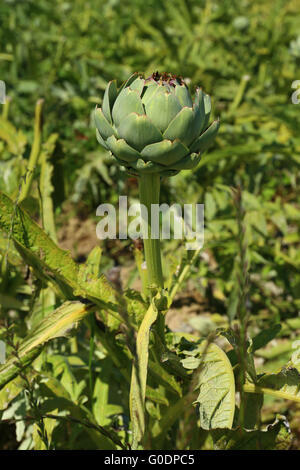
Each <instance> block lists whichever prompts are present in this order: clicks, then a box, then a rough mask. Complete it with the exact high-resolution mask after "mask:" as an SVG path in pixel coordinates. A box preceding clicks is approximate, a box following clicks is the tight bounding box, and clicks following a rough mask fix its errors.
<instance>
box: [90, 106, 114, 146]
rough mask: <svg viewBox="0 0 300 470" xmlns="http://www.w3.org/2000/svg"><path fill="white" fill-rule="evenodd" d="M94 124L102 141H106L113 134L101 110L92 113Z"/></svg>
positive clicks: (97, 109)
mask: <svg viewBox="0 0 300 470" xmlns="http://www.w3.org/2000/svg"><path fill="white" fill-rule="evenodd" d="M94 118H95V124H96V127H97V129H98V131H99V134H100V135H101V137H102V139H104V140H106V139H108V137H110V136H111V135H114V134H115V131H114V128H113V127H112V126H111V125H110V124H109V122H108V121H107V120H106V118H105V116H104V114H103V111H102V109H101V108H96V110H95V113H94Z"/></svg>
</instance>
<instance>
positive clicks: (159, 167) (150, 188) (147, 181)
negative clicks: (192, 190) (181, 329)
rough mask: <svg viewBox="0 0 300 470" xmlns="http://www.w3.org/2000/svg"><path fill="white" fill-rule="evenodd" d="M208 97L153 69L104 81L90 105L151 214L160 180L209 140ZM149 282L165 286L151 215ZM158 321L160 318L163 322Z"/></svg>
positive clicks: (145, 227) (102, 138) (105, 141)
mask: <svg viewBox="0 0 300 470" xmlns="http://www.w3.org/2000/svg"><path fill="white" fill-rule="evenodd" d="M210 111H211V103H210V97H209V96H208V95H206V94H205V93H203V92H202V90H200V89H197V90H196V94H195V99H194V101H193V99H192V97H191V94H190V92H189V90H188V87H187V86H186V84H185V83H184V81H183V80H182V79H181V78H179V77H176V76H174V75H171V74H166V73H164V74H162V75H159V74H158V73H154V74H153V75H152V76H151V77H149V78H147V79H144V78H143V77H141V76H140V75H138V74H134V75H132V76H131V77H130V78H129V79H128V80H127V81H126V82H125V83H124V84H123V85H122V86H121V88H120V89H117V85H116V81H114V80H113V81H111V82H109V84H108V86H107V88H106V90H105V93H104V98H103V105H102V108H101V109H99V108H96V110H95V124H96V128H97V130H96V135H97V139H98V142H99V143H100V144H101V145H102V146H103V147H105V148H106V149H107V150H110V152H111V153H112V156H113V157H114V158H115V160H116V161H117V163H118V164H120V165H121V166H124V167H126V169H127V171H128V172H129V173H133V174H134V175H137V176H138V179H139V192H140V202H141V204H143V205H144V206H145V207H146V208H147V214H151V207H152V204H159V193H160V179H161V177H162V176H171V175H174V174H176V173H178V171H180V170H183V169H190V168H194V167H195V166H196V165H197V164H198V162H199V160H200V154H201V153H202V152H203V151H204V150H206V149H207V147H208V146H209V145H210V144H211V142H212V141H213V140H214V138H215V136H216V134H217V132H218V128H219V121H214V122H213V123H212V124H211V125H210V126H209V127H208V123H209V116H210ZM142 232H143V239H144V250H145V259H146V265H147V273H148V286H150V287H151V288H152V289H150V293H151V295H153V292H155V290H156V289H157V288H158V289H162V288H163V287H164V283H163V274H162V266H161V256H160V241H159V239H155V238H152V231H151V220H148V218H147V219H142ZM162 324H163V323H162Z"/></svg>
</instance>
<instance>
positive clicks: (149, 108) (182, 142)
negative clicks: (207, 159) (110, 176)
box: [94, 72, 219, 176]
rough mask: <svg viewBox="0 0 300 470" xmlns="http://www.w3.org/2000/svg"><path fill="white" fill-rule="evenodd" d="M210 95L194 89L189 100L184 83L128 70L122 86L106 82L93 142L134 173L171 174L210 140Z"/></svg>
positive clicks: (195, 158) (187, 165)
mask: <svg viewBox="0 0 300 470" xmlns="http://www.w3.org/2000/svg"><path fill="white" fill-rule="evenodd" d="M210 112H211V102H210V97H209V96H208V95H206V94H205V93H204V92H203V91H202V90H201V89H197V90H196V93H195V98H194V100H193V99H192V96H191V94H190V91H189V89H188V87H187V86H186V84H185V83H184V81H183V80H182V79H181V78H180V77H176V76H175V75H171V74H167V73H164V74H162V75H160V74H159V73H158V72H156V73H154V74H152V75H151V77H149V78H147V79H144V78H143V77H142V76H140V75H139V74H137V73H135V74H133V75H132V76H131V77H130V78H129V79H128V80H127V81H126V82H125V83H124V84H123V85H122V86H121V88H119V89H118V88H117V85H116V81H115V80H113V81H111V82H109V84H108V85H107V88H106V90H105V93H104V98H103V104H102V108H96V110H95V114H94V118H95V125H96V136H97V140H98V142H99V143H100V144H101V145H102V146H103V147H104V148H105V149H107V150H109V151H110V152H111V153H112V155H113V157H114V158H115V161H116V162H117V163H118V164H120V165H122V166H124V167H126V169H127V171H128V172H129V173H132V174H134V175H140V174H146V173H159V174H161V175H162V176H164V175H165V176H171V175H173V174H176V173H178V172H179V171H180V170H184V169H191V168H194V167H195V166H196V165H197V164H198V163H199V161H200V154H201V153H202V152H204V151H205V150H206V149H207V148H208V147H209V145H210V144H211V143H212V142H213V140H214V138H215V136H216V134H217V132H218V129H219V120H217V121H214V122H213V123H212V124H211V125H210V126H208V123H209V116H210Z"/></svg>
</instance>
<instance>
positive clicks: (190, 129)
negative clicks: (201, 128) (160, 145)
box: [163, 107, 198, 146]
mask: <svg viewBox="0 0 300 470" xmlns="http://www.w3.org/2000/svg"><path fill="white" fill-rule="evenodd" d="M196 118H197V116H195V113H194V111H193V109H192V108H188V107H184V108H182V110H181V111H180V112H179V113H178V114H177V116H175V117H174V119H173V120H172V121H171V122H170V124H169V126H168V127H167V129H166V130H165V132H164V134H163V137H164V138H165V139H169V140H175V139H179V140H180V141H181V142H182V143H183V144H184V145H187V146H189V145H190V144H191V142H193V141H194V140H195V139H196V137H197V136H198V131H197V122H196Z"/></svg>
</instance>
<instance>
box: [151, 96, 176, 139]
mask: <svg viewBox="0 0 300 470" xmlns="http://www.w3.org/2000/svg"><path fill="white" fill-rule="evenodd" d="M145 109H146V114H147V116H148V117H149V118H150V119H151V121H152V122H153V123H154V124H155V125H156V127H157V128H158V129H159V130H160V131H161V132H164V131H165V130H166V129H167V127H168V125H169V124H170V122H171V121H172V120H173V119H174V117H175V116H176V115H177V114H178V113H179V112H180V111H181V109H182V107H181V104H180V103H179V101H178V99H177V98H176V96H175V95H174V94H172V93H167V92H164V93H159V94H158V95H156V96H155V98H153V97H152V99H151V100H150V101H149V102H148V103H147V104H146V105H145Z"/></svg>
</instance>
